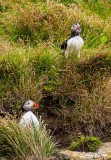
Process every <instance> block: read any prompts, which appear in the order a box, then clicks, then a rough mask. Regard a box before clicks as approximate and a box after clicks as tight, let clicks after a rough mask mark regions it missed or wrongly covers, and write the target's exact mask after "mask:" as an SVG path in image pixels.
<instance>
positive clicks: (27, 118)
mask: <svg viewBox="0 0 111 160" xmlns="http://www.w3.org/2000/svg"><path fill="white" fill-rule="evenodd" d="M38 108H39V105H38V104H37V103H36V102H33V101H32V100H28V101H27V102H26V103H25V104H24V105H23V106H22V111H24V114H23V116H22V117H21V119H20V122H19V126H20V127H21V128H26V127H28V126H29V125H30V124H34V126H35V127H38V126H39V120H38V119H37V117H36V116H35V115H34V113H33V111H34V110H36V109H38Z"/></svg>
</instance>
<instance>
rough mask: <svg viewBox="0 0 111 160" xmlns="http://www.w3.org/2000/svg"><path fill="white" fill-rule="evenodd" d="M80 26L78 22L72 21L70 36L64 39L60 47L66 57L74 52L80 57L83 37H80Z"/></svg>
mask: <svg viewBox="0 0 111 160" xmlns="http://www.w3.org/2000/svg"><path fill="white" fill-rule="evenodd" d="M80 33H81V28H80V25H79V23H74V24H73V25H72V27H71V36H70V38H69V39H68V40H66V41H64V42H63V43H62V45H61V49H62V50H64V56H65V58H66V59H67V58H68V57H69V56H71V55H73V54H74V53H76V54H77V56H78V57H80V50H81V48H82V46H83V44H84V41H83V39H82V38H81V37H80Z"/></svg>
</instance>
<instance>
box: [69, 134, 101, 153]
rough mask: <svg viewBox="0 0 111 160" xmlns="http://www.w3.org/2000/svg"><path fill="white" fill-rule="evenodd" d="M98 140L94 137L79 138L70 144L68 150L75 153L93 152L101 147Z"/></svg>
mask: <svg viewBox="0 0 111 160" xmlns="http://www.w3.org/2000/svg"><path fill="white" fill-rule="evenodd" d="M101 143H102V142H101V141H100V139H99V138H97V137H94V136H86V137H85V136H80V137H79V138H78V139H77V141H76V142H75V143H72V144H71V145H70V147H69V149H70V150H73V151H74V150H77V151H86V152H88V151H90V152H95V151H96V150H97V148H98V147H99V146H100V145H101Z"/></svg>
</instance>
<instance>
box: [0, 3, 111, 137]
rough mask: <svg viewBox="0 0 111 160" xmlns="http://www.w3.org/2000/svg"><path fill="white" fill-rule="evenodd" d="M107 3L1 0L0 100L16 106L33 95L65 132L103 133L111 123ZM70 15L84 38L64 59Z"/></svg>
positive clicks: (3, 104) (11, 109)
mask: <svg viewBox="0 0 111 160" xmlns="http://www.w3.org/2000/svg"><path fill="white" fill-rule="evenodd" d="M104 8H107V9H106V10H105V9H104ZM110 8H111V4H110V1H107V2H105V3H104V1H102V0H101V2H100V1H97V2H95V1H93V0H91V1H87V2H85V1H82V0H79V1H74V3H72V1H70V0H69V1H65V0H61V1H59V2H57V1H45V0H44V1H36V0H28V1H27V0H24V2H23V1H21V0H18V1H17V2H15V1H14V0H10V1H6V0H4V1H3V0H1V1H0V24H1V25H0V40H1V44H0V106H1V107H2V108H4V110H5V111H9V112H17V111H18V109H19V108H20V106H21V104H22V103H23V102H24V101H26V100H27V99H32V100H36V101H38V102H39V103H40V111H39V113H40V114H42V112H46V110H47V107H49V108H50V109H52V108H53V109H54V116H55V118H56V119H57V120H59V122H61V123H62V124H63V125H62V127H63V130H64V132H68V133H71V134H72V133H73V134H75V135H76V136H77V135H78V134H79V133H80V132H82V133H84V134H86V135H94V136H98V137H100V138H103V139H104V137H105V136H104V135H106V132H107V129H108V126H109V124H110V123H111V120H110V116H109V113H110V96H109V92H110V87H109V86H110V85H109V82H110V76H111V75H110V74H111V42H110V37H111V25H110ZM75 21H79V22H80V24H81V28H82V33H81V37H83V39H84V42H85V43H84V47H83V48H82V50H81V57H80V59H77V57H76V56H74V58H73V59H71V60H70V61H68V62H67V61H65V60H64V58H63V55H62V52H61V50H60V44H61V43H62V42H63V41H64V40H65V39H67V38H68V37H69V36H70V26H71V25H72V23H73V22H75ZM49 95H51V96H52V101H51V102H49V101H48V100H47V102H45V98H47V97H48V96H49ZM46 104H47V105H46ZM90 111H91V112H90ZM48 116H50V115H48ZM98 117H99V118H98ZM109 133H110V131H109ZM108 135H109V134H108ZM73 136H74V135H73Z"/></svg>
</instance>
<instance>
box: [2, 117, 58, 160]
mask: <svg viewBox="0 0 111 160" xmlns="http://www.w3.org/2000/svg"><path fill="white" fill-rule="evenodd" d="M55 151H56V144H55V143H54V141H53V139H52V137H51V136H50V135H49V133H48V132H47V131H46V128H45V125H44V124H43V123H41V124H40V127H39V130H38V129H36V128H35V127H34V125H33V124H32V127H31V128H26V129H21V128H20V127H19V125H18V124H17V123H16V122H15V121H14V120H9V119H0V156H1V157H2V156H3V157H7V158H15V159H16V158H17V159H24V160H25V159H26V158H28V157H31V156H35V157H36V156H37V158H38V159H39V160H46V158H47V157H49V156H51V155H52V154H53V153H54V152H55Z"/></svg>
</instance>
